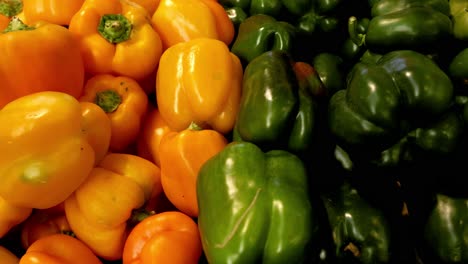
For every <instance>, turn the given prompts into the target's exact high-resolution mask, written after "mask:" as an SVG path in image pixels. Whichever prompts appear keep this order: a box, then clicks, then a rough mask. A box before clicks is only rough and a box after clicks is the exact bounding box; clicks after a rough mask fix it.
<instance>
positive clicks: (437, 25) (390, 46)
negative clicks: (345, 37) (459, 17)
mask: <svg viewBox="0 0 468 264" xmlns="http://www.w3.org/2000/svg"><path fill="white" fill-rule="evenodd" d="M449 10H450V9H449V6H448V1H447V0H438V1H436V0H432V1H427V0H419V1H417V0H403V1H393V0H381V1H378V2H377V3H375V4H374V6H373V7H372V9H371V14H372V16H371V20H370V22H369V25H368V27H367V31H366V33H364V34H360V33H359V32H356V31H355V30H353V29H354V28H356V27H354V26H349V29H350V30H349V34H350V36H351V37H352V39H353V41H354V42H355V43H356V44H357V45H365V46H366V47H367V49H370V50H372V51H377V52H380V53H385V52H389V51H391V50H401V49H413V50H417V51H426V50H428V51H430V50H431V49H434V48H435V47H437V46H438V45H440V44H441V43H444V42H446V41H447V40H450V39H451V38H452V32H453V31H452V26H453V24H452V20H451V18H450V12H449ZM349 22H350V23H356V18H355V17H351V18H350V20H349Z"/></svg>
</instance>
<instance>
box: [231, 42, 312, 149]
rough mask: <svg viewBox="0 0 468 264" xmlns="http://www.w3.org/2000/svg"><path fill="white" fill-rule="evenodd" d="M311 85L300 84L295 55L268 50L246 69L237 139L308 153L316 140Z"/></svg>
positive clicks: (237, 125) (236, 124)
mask: <svg viewBox="0 0 468 264" xmlns="http://www.w3.org/2000/svg"><path fill="white" fill-rule="evenodd" d="M306 88H307V85H299V82H298V79H297V77H296V73H295V70H294V68H293V61H292V59H291V57H290V56H289V55H288V54H287V53H286V52H283V51H279V50H275V51H268V52H265V53H263V54H262V55H260V56H258V57H256V58H255V59H254V60H252V61H251V62H250V63H249V64H248V65H247V67H246V68H245V71H244V76H243V85H242V96H241V100H240V103H239V112H238V115H237V120H236V123H235V126H234V133H233V134H234V136H233V138H234V140H237V141H248V142H252V143H255V144H257V145H258V146H260V147H261V148H262V149H263V150H269V149H284V150H288V151H291V152H293V153H295V154H298V153H302V152H306V151H307V150H309V149H310V147H311V146H312V142H313V135H314V127H315V122H314V121H315V118H314V116H315V102H314V99H313V97H312V95H311V92H310V91H309V90H307V89H306Z"/></svg>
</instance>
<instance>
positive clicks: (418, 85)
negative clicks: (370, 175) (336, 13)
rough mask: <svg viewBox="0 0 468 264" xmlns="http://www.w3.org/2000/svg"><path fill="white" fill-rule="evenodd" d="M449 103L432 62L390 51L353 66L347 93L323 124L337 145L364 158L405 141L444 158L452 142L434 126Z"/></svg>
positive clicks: (445, 80)
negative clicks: (406, 139)
mask: <svg viewBox="0 0 468 264" xmlns="http://www.w3.org/2000/svg"><path fill="white" fill-rule="evenodd" d="M453 99H454V89H453V85H452V82H451V80H450V78H449V77H448V76H447V74H446V73H445V72H444V71H442V70H441V69H440V68H439V67H438V65H437V64H436V63H435V62H433V61H432V60H431V59H429V58H428V57H426V56H425V55H423V54H421V53H418V52H415V51H410V50H400V51H392V52H389V53H387V54H385V55H383V56H380V55H378V56H377V58H372V59H371V58H368V59H367V60H365V61H361V62H359V63H357V64H356V65H355V66H354V67H353V69H352V70H351V71H350V73H349V75H348V79H347V88H346V89H343V90H340V91H338V92H336V93H335V94H334V95H333V96H332V98H331V99H330V104H329V107H328V124H329V128H330V131H331V133H332V134H333V135H334V136H335V137H336V139H337V140H338V144H339V145H342V146H343V147H344V148H345V149H348V150H351V152H355V151H357V152H360V153H361V154H363V155H364V156H367V155H369V156H367V158H369V157H372V156H373V155H380V152H382V151H384V150H385V149H388V148H390V147H391V146H392V145H395V144H397V142H398V141H399V140H401V139H402V138H405V137H408V138H409V139H410V142H411V144H413V145H419V146H420V147H422V148H423V149H425V150H426V151H430V152H436V153H448V152H450V151H452V149H453V146H454V145H456V144H457V143H456V142H457V137H456V136H452V134H451V133H445V132H447V131H450V130H451V129H452V128H453V127H452V126H448V127H446V126H443V125H442V126H439V125H440V124H442V123H443V122H442V121H441V120H444V119H445V115H448V116H450V114H447V113H448V112H450V111H449V110H450V107H451V105H452V104H453ZM446 121H449V123H450V122H452V121H453V122H454V123H457V121H456V120H455V119H449V120H446ZM440 122H442V123H440ZM418 128H422V130H418ZM434 128H437V129H436V130H437V131H439V133H437V134H434V133H433V131H431V129H434ZM455 130H456V131H457V130H458V129H457V128H456V127H455ZM423 131H429V133H424V132H423ZM456 131H454V133H455V134H454V135H456V134H457V133H458V132H456ZM434 139H437V140H434ZM351 155H353V154H351Z"/></svg>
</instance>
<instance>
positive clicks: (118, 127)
mask: <svg viewBox="0 0 468 264" xmlns="http://www.w3.org/2000/svg"><path fill="white" fill-rule="evenodd" d="M79 100H80V101H81V102H90V103H94V104H96V105H98V106H99V107H100V108H101V109H102V110H103V111H104V112H105V113H106V115H107V116H108V117H109V119H110V123H111V131H112V135H111V139H110V145H109V148H110V150H111V151H115V152H124V150H126V148H127V147H128V146H130V145H131V144H132V143H134V142H135V141H136V139H137V136H138V132H139V131H140V126H141V121H142V120H143V117H144V115H145V113H146V109H147V107H148V96H147V95H146V93H145V91H144V90H143V88H141V86H140V85H139V84H138V82H137V81H136V80H134V79H132V78H130V77H126V76H114V75H110V74H97V75H94V76H93V77H91V78H90V79H88V80H87V81H86V83H85V86H84V88H83V95H82V96H81V97H80V98H79Z"/></svg>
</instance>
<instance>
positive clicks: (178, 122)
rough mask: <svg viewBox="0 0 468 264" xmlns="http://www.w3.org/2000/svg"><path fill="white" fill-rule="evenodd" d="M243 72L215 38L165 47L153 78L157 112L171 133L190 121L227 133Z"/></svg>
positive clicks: (235, 114) (231, 124)
mask: <svg viewBox="0 0 468 264" xmlns="http://www.w3.org/2000/svg"><path fill="white" fill-rule="evenodd" d="M242 75H243V69H242V65H241V62H240V60H239V58H238V57H237V56H236V55H235V54H233V53H232V52H231V51H230V50H229V48H228V46H227V45H226V44H225V43H224V42H222V41H220V40H216V39H212V38H197V39H193V40H190V41H187V42H182V43H179V44H176V45H174V46H172V47H170V48H168V49H167V50H166V51H165V52H164V54H163V55H162V56H161V60H160V61H159V67H158V71H157V75H156V99H157V105H158V109H159V112H160V114H161V116H162V118H163V119H164V120H166V122H167V124H168V125H169V127H170V128H171V129H172V130H176V131H182V130H184V129H186V128H188V127H189V125H190V124H191V123H192V122H193V123H196V124H197V125H198V126H200V127H204V128H206V127H210V128H212V129H214V130H216V131H218V132H220V133H222V134H225V133H228V132H230V131H231V130H232V129H233V127H234V122H235V119H236V116H237V112H238V109H239V101H240V96H241V89H242Z"/></svg>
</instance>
